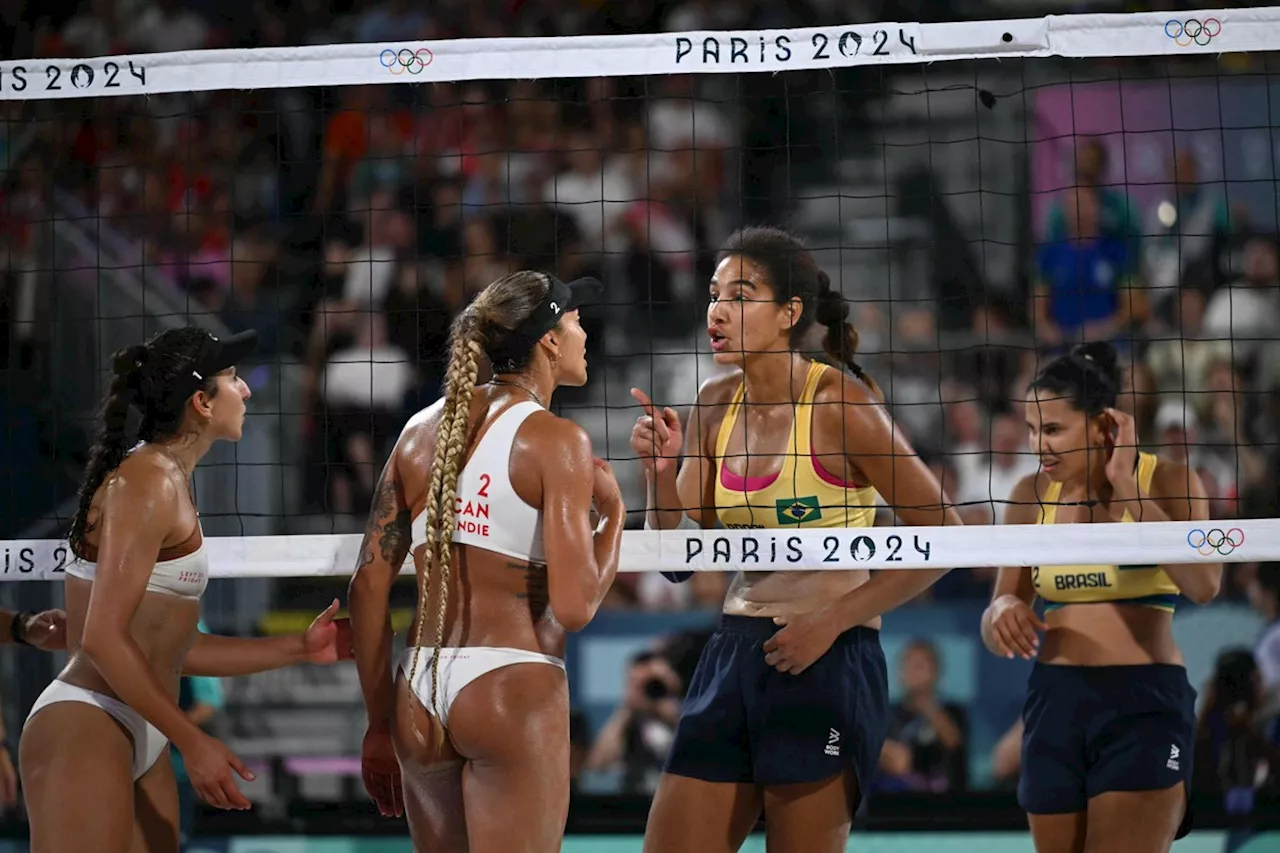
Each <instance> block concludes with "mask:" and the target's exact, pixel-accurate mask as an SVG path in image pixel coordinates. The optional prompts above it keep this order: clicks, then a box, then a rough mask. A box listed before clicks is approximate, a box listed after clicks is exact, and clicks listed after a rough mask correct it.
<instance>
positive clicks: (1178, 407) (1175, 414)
mask: <svg viewBox="0 0 1280 853" xmlns="http://www.w3.org/2000/svg"><path fill="white" fill-rule="evenodd" d="M1196 426H1197V418H1196V413H1195V411H1194V410H1193V409H1192V408H1191V407H1190V406H1188V405H1187V401H1186V400H1184V399H1183V398H1182V397H1177V398H1176V399H1166V400H1165V401H1164V402H1162V403H1161V404H1160V408H1159V409H1157V410H1156V429H1157V430H1158V431H1164V430H1166V429H1180V430H1183V431H1184V432H1187V433H1190V432H1193V431H1195V428H1196Z"/></svg>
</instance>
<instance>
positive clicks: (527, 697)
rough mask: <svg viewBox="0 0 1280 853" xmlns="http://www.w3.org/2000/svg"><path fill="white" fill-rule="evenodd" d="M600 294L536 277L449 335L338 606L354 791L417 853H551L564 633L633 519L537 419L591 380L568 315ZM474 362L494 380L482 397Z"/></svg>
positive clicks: (558, 792) (565, 694)
mask: <svg viewBox="0 0 1280 853" xmlns="http://www.w3.org/2000/svg"><path fill="white" fill-rule="evenodd" d="M599 290H600V284H599V282H596V281H594V280H580V281H575V282H573V283H572V284H564V283H563V282H560V281H557V280H556V279H554V278H552V277H551V276H548V275H545V274H542V273H536V272H517V273H513V274H511V275H508V276H505V277H504V278H501V279H499V280H497V281H495V282H493V283H492V284H490V285H489V286H488V287H486V288H485V289H484V291H483V292H481V293H480V294H479V295H478V296H477V297H476V298H475V301H474V302H472V303H471V304H470V305H469V306H468V307H467V308H466V309H465V310H464V311H463V312H462V314H460V315H459V316H458V318H457V319H456V320H455V321H454V324H453V330H452V334H451V340H450V349H449V365H448V372H447V378H446V385H445V394H444V398H443V399H442V400H440V401H438V402H436V403H435V404H434V405H432V406H431V407H429V408H427V409H425V410H424V411H422V412H419V413H418V414H417V415H415V416H414V417H413V418H412V419H411V420H410V421H409V423H408V425H407V426H406V427H405V429H404V432H403V433H402V434H401V436H400V439H399V441H398V442H397V444H396V448H395V450H394V451H393V452H392V455H391V459H390V460H389V461H388V462H387V466H386V469H385V470H384V471H383V473H382V478H381V480H380V482H379V484H378V488H377V490H376V492H375V497H374V506H373V509H372V511H371V512H370V516H369V524H368V527H367V528H366V531H365V539H364V545H363V547H362V551H361V552H362V557H361V560H360V565H359V567H358V568H357V570H356V573H355V576H354V577H353V578H352V579H351V587H350V601H349V604H350V608H351V627H352V638H353V641H354V648H355V657H356V666H357V667H358V668H359V670H360V683H361V687H362V689H363V691H364V700H365V707H366V710H367V711H368V717H369V722H368V730H367V732H366V734H365V739H364V750H363V752H364V755H363V758H364V781H365V786H366V788H368V790H369V793H370V795H371V796H372V797H373V799H374V801H375V802H376V803H377V804H378V808H379V810H380V811H381V812H382V813H383V814H384V815H389V816H390V815H395V816H399V815H400V814H402V813H404V812H407V814H408V819H409V830H410V833H411V834H412V836H413V842H414V847H415V849H417V850H432V851H441V853H444V852H445V851H469V853H487V851H501V853H552V851H559V849H560V843H561V839H562V837H563V834H564V826H565V820H566V818H567V816H568V810H569V687H568V683H567V680H566V678H565V672H564V662H563V656H564V645H565V632H566V631H577V630H580V629H582V628H583V627H585V626H586V625H587V623H588V622H590V621H591V619H592V617H593V616H594V615H595V612H596V608H597V607H599V605H600V602H601V600H602V599H603V598H604V596H605V593H606V592H607V591H608V590H609V587H610V586H611V585H612V583H613V578H614V574H615V573H616V571H617V567H618V549H619V546H620V545H621V544H622V529H623V524H624V521H625V517H626V511H625V507H624V506H623V502H622V497H621V494H620V493H619V490H618V484H617V481H616V480H615V479H614V476H613V472H612V470H611V469H610V468H609V466H608V464H607V463H605V462H603V461H601V460H598V459H594V458H593V456H592V453H591V442H590V440H589V439H588V437H587V434H586V433H585V432H584V431H583V429H582V428H581V427H579V426H578V425H577V424H575V423H573V422H572V421H569V420H566V419H564V418H560V417H557V416H555V415H553V414H551V413H550V412H549V411H547V409H546V406H547V404H548V402H549V400H550V398H551V393H552V392H553V391H554V390H555V389H556V387H557V386H560V385H569V386H581V385H583V384H585V383H586V381H587V365H586V333H585V332H584V331H583V330H582V326H581V325H580V324H579V322H578V311H577V309H578V307H579V306H580V305H582V304H583V303H584V301H585V300H586V299H588V298H589V297H594V296H595V295H596V294H597V293H598V292H599ZM481 355H488V357H489V359H490V361H491V362H492V363H493V371H494V378H493V381H492V382H490V383H487V384H484V385H480V386H478V387H477V385H476V377H477V373H478V371H479V361H480V357H481ZM593 503H594V508H595V511H596V512H597V513H598V515H599V516H600V519H601V522H600V524H599V525H593V524H592V521H591V510H592V507H593ZM410 553H412V554H413V558H414V564H415V567H416V569H417V574H418V612H417V615H416V617H415V619H414V624H413V626H412V627H411V629H410V633H411V635H412V641H411V642H410V643H409V647H408V649H407V650H406V652H405V654H404V655H403V657H401V659H400V660H398V661H396V660H392V632H391V627H390V612H389V597H390V594H391V587H392V584H393V583H394V582H395V579H396V576H397V575H398V574H399V573H400V569H401V566H402V564H403V563H404V560H405V557H406V556H407V555H408V554H410ZM428 630H430V632H431V634H430V635H428V634H427V631H428ZM427 637H430V638H429V639H425V638H427ZM424 642H425V643H426V645H424ZM402 779H403V784H402V781H401V780H402Z"/></svg>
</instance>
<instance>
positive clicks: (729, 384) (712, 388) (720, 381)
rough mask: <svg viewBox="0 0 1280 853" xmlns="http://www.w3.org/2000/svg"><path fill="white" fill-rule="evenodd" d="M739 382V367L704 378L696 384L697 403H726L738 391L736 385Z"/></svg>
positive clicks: (740, 371) (740, 381) (706, 404)
mask: <svg viewBox="0 0 1280 853" xmlns="http://www.w3.org/2000/svg"><path fill="white" fill-rule="evenodd" d="M741 384H742V370H741V369H735V370H730V371H729V372H728V373H721V374H718V375H716V376H712V377H710V378H708V379H704V380H703V381H702V384H701V385H699V386H698V405H699V406H725V405H728V404H729V402H730V401H732V400H733V395H734V394H736V393H737V392H738V386H739V385H741Z"/></svg>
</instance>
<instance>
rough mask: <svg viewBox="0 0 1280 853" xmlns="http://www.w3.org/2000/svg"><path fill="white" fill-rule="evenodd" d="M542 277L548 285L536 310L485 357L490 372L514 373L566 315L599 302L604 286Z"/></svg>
mask: <svg viewBox="0 0 1280 853" xmlns="http://www.w3.org/2000/svg"><path fill="white" fill-rule="evenodd" d="M543 275H545V276H546V279H547V282H548V284H549V285H550V286H549V287H548V288H547V295H546V296H544V297H543V299H542V302H540V303H539V304H538V307H537V308H535V309H533V313H532V314H530V315H529V317H528V319H526V320H525V321H524V322H523V323H521V324H520V325H519V327H517V328H516V329H514V330H513V331H512V333H511V335H510V336H509V337H508V338H507V339H506V341H504V342H503V345H502V346H501V347H499V348H498V350H497V351H494V352H491V353H489V358H490V360H491V361H492V362H493V365H494V369H495V370H497V371H498V372H503V373H505V372H508V371H511V370H514V369H515V365H516V364H518V363H520V362H521V361H522V360H523V359H524V358H525V356H526V355H528V353H529V350H530V349H531V348H532V347H533V345H534V344H535V343H537V342H538V340H539V339H541V338H542V336H543V335H545V334H546V333H547V332H549V331H551V330H552V329H554V328H555V327H556V325H557V324H558V323H559V322H560V318H561V317H563V316H564V315H565V314H566V313H568V312H569V311H576V310H578V309H579V308H581V307H583V306H584V305H591V304H594V303H595V302H597V301H599V299H600V296H601V295H602V294H603V293H604V285H603V284H601V283H600V281H599V280H598V279H594V278H578V279H574V280H573V281H571V282H569V283H568V284H565V283H564V282H563V281H560V279H558V278H556V277H555V276H553V275H547V274H545V273H544V274H543Z"/></svg>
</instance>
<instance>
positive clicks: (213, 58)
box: [0, 8, 1280, 100]
mask: <svg viewBox="0 0 1280 853" xmlns="http://www.w3.org/2000/svg"><path fill="white" fill-rule="evenodd" d="M1277 48H1280V8H1248V9H1209V10H1203V11H1199V12H1186V13H1178V14H1164V13H1156V12H1144V13H1130V14H1111V15H1047V16H1045V17H1042V18H1022V19H1016V20H1004V21H972V22H960V23H936V24H910V23H908V24H900V23H875V24H852V25H848V26H834V27H805V28H795V29H769V30H735V31H715V32H711V31H708V32H678V33H661V34H656V35H655V34H645V35H624V36H572V37H558V38H501V39H444V40H439V41H404V42H395V43H390V42H388V43H370V44H335V45H322V46H312V47H288V48H248V49H231V50H197V51H176V52H171V53H150V54H132V55H123V56H111V57H95V58H87V59H31V60H25V59H24V60H16V61H12V62H0V100H49V99H57V98H81V97H90V96H91V97H103V96H112V95H156V94H164V93H172V92H208V91H215V90H224V89H287V88H294V87H310V86H348V85H377V84H387V83H428V82H434V81H454V80H518V79H538V78H555V77H560V78H564V77H613V76H627V75H647V74H718V73H738V72H743V71H748V72H750V71H756V72H768V73H777V72H781V71H792V70H804V69H813V68H841V67H846V66H855V65H878V64H911V63H918V62H937V61H941V60H958V59H995V58H1017V57H1046V56H1060V57H1109V56H1161V55H1165V56H1177V55H1187V54H1197V53H1199V54H1221V53H1237V52H1246V51H1271V50H1276V49H1277Z"/></svg>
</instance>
